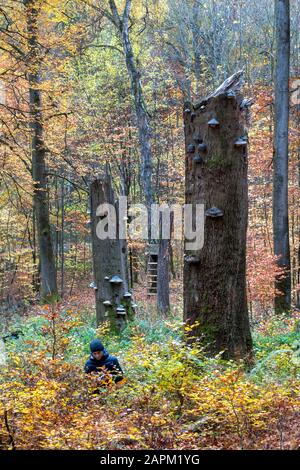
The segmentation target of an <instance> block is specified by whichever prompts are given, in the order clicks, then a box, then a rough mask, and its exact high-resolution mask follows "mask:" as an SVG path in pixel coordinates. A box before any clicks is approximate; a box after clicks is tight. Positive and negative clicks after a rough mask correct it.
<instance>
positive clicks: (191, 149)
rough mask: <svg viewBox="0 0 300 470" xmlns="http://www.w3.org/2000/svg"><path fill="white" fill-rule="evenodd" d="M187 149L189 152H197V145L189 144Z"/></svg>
mask: <svg viewBox="0 0 300 470" xmlns="http://www.w3.org/2000/svg"><path fill="white" fill-rule="evenodd" d="M187 151H188V153H194V152H195V145H194V144H190V145H188V148H187Z"/></svg>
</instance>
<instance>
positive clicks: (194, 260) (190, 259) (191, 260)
mask: <svg viewBox="0 0 300 470" xmlns="http://www.w3.org/2000/svg"><path fill="white" fill-rule="evenodd" d="M184 261H185V262H186V263H188V264H198V263H200V258H199V256H185V258H184Z"/></svg>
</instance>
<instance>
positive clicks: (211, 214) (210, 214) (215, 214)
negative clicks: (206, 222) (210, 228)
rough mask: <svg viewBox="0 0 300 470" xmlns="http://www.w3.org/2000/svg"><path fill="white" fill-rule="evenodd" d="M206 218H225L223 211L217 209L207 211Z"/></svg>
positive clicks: (212, 208)
mask: <svg viewBox="0 0 300 470" xmlns="http://www.w3.org/2000/svg"><path fill="white" fill-rule="evenodd" d="M205 215H206V217H211V218H213V219H216V218H218V217H223V215H224V214H223V211H221V209H218V208H217V207H211V208H210V209H207V211H205Z"/></svg>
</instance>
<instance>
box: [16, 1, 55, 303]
mask: <svg viewBox="0 0 300 470" xmlns="http://www.w3.org/2000/svg"><path fill="white" fill-rule="evenodd" d="M35 3H36V2H34V1H33V0H24V5H25V9H26V21H27V31H28V35H29V38H28V46H29V57H28V73H27V77H28V83H29V107H30V117H31V122H30V129H31V136H32V137H31V155H32V178H33V182H34V187H35V189H34V197H33V209H34V214H35V220H36V227H37V240H38V246H39V259H40V296H41V299H42V300H45V301H47V300H49V299H50V298H54V297H57V295H58V292H57V280H56V268H55V256H54V253H53V245H52V239H51V228H50V217H49V202H48V193H47V177H46V162H45V160H46V148H45V143H44V129H43V113H42V97H41V91H40V77H39V74H40V70H39V69H40V59H39V44H38V9H37V7H36V6H35Z"/></svg>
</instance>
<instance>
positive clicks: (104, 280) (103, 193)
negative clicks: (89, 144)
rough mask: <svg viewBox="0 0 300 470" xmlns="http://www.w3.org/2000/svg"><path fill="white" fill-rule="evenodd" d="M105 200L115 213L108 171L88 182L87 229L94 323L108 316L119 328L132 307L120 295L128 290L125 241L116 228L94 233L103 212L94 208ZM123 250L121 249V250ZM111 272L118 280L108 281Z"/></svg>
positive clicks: (118, 328) (129, 316)
mask: <svg viewBox="0 0 300 470" xmlns="http://www.w3.org/2000/svg"><path fill="white" fill-rule="evenodd" d="M104 203H108V204H110V205H111V207H114V208H115V210H116V215H117V209H118V208H117V205H116V204H115V196H114V192H113V189H112V185H111V179H110V176H109V175H108V174H105V175H103V176H102V177H101V178H97V179H95V180H94V181H93V182H92V183H91V186H90V204H91V229H92V249H93V267H94V286H93V287H94V289H95V298H96V313H97V324H98V325H99V324H100V323H103V322H104V321H106V320H109V321H110V323H111V326H112V328H113V329H117V330H120V329H121V328H122V327H123V326H124V324H125V323H126V321H127V320H128V319H129V320H130V319H131V316H132V315H133V311H132V308H131V298H126V296H125V297H124V294H126V293H127V294H128V292H127V291H128V284H127V273H126V263H125V256H126V253H127V250H125V253H124V246H125V241H124V240H120V239H119V236H118V230H117V231H116V237H112V238H111V237H107V238H105V239H100V238H99V237H98V235H97V225H98V223H99V221H100V220H101V219H103V216H104V214H103V213H100V212H99V211H97V209H98V207H99V206H100V205H102V204H104ZM122 250H123V251H122ZM113 276H118V277H119V278H120V279H121V281H122V282H120V283H119V284H118V283H112V282H110V281H111V280H112V278H113ZM105 301H106V302H107V301H108V302H110V304H111V305H105V304H103V302H105ZM120 306H124V308H125V310H126V315H125V314H122V313H120V314H118V312H117V308H119V307H120Z"/></svg>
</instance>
